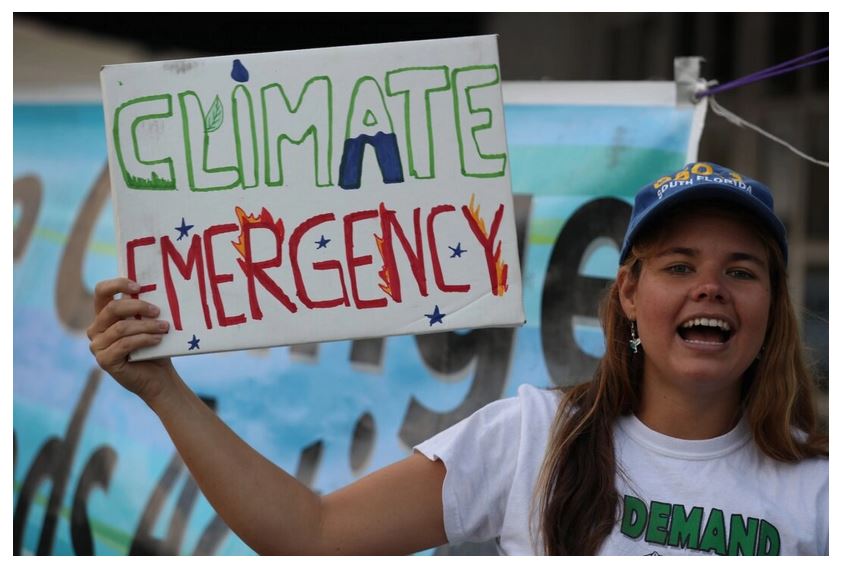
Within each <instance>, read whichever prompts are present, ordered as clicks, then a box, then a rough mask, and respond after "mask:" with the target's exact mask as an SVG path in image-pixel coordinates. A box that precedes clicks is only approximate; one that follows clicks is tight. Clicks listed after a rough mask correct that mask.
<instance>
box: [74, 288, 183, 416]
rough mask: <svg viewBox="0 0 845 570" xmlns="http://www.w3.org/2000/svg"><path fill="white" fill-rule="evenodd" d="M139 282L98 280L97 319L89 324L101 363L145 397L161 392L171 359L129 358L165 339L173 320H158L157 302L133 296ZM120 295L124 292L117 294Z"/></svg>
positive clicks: (126, 385)
mask: <svg viewBox="0 0 845 570" xmlns="http://www.w3.org/2000/svg"><path fill="white" fill-rule="evenodd" d="M139 291H140V287H139V286H138V284H137V283H134V282H132V281H130V280H129V279H125V278H116V279H110V280H107V281H102V282H100V283H98V284H97V286H96V288H95V290H94V311H95V314H94V321H93V322H92V323H91V326H89V327H88V338H89V340H90V341H91V342H90V344H89V348H90V350H91V353H92V354H93V355H94V357H95V358H96V359H97V363H98V364H99V365H100V367H102V368H103V369H104V370H105V371H107V372H108V373H109V374H111V375H112V376H113V377H114V378H115V379H116V380H117V381H118V382H119V383H120V384H121V385H123V386H124V387H125V388H126V389H128V390H130V391H132V392H134V393H135V394H137V395H139V396H141V398H143V399H144V400H148V399H149V398H150V397H152V396H154V395H155V394H157V393H158V391H159V389H160V384H161V382H162V376H163V374H162V373H165V372H169V371H171V370H172V367H171V364H170V361H169V360H167V359H161V360H155V361H150V362H144V363H139V362H129V355H130V353H132V352H133V351H135V350H138V349H140V348H144V347H147V346H153V345H156V344H158V343H159V342H161V339H162V336H163V335H164V334H166V333H167V331H168V329H169V324H168V323H167V322H166V321H162V320H157V319H156V318H155V317H157V316H158V314H159V312H160V311H159V309H158V307H156V306H155V305H152V304H150V303H147V302H145V301H141V300H139V299H136V298H133V296H134V295H136V294H137V293H138V292H139ZM116 295H121V296H120V297H119V298H115V296H116Z"/></svg>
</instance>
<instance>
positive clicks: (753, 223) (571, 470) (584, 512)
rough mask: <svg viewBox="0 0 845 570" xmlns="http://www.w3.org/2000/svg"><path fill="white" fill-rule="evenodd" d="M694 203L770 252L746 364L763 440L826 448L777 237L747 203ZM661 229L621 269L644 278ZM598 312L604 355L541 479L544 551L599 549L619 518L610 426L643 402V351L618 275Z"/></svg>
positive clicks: (562, 412)
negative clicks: (634, 338)
mask: <svg viewBox="0 0 845 570" xmlns="http://www.w3.org/2000/svg"><path fill="white" fill-rule="evenodd" d="M687 208H688V211H697V212H700V211H702V210H705V209H706V210H710V211H717V212H718V213H719V215H726V216H729V217H733V218H738V219H740V221H741V222H742V223H743V224H747V225H749V226H750V227H752V228H753V229H754V230H755V231H756V233H757V234H758V236H759V237H760V239H761V241H762V243H763V244H764V246H765V248H766V250H767V253H768V258H769V268H770V281H771V291H772V296H771V306H770V309H769V323H768V330H767V331H766V336H765V341H764V345H763V346H764V348H763V350H762V353H761V356H760V358H759V359H758V360H757V361H755V363H754V364H752V366H751V367H750V368H749V369H748V370H747V371H746V373H745V376H744V379H743V385H742V406H743V409H744V411H745V415H746V417H747V418H748V422H749V424H750V427H751V432H752V434H753V437H754V440H755V442H756V444H757V446H758V447H759V448H760V450H761V451H762V452H763V453H765V454H766V455H768V456H770V457H772V458H774V459H776V460H779V461H789V462H795V461H800V460H801V459H804V458H808V457H814V456H818V455H827V453H828V439H827V436H826V435H824V434H822V433H820V432H819V430H818V427H817V425H816V410H815V405H814V398H813V389H814V381H813V378H812V376H811V374H810V372H809V370H808V369H807V366H806V364H805V362H804V357H803V349H802V344H801V339H800V337H799V335H798V325H797V320H796V317H795V312H794V310H793V307H792V302H791V300H790V298H789V291H788V289H787V275H786V267H785V262H784V259H783V255H782V253H781V251H780V248H779V247H778V245H777V242H776V241H775V240H774V238H773V237H772V236H771V235H770V234H769V233H768V232H767V231H766V230H765V229H763V227H762V226H761V225H760V224H759V223H758V222H757V220H756V218H754V217H752V216H748V215H745V214H744V213H742V212H739V211H736V210H726V209H724V208H718V207H716V206H707V205H705V206H703V207H701V208H697V209H696V208H693V207H689V206H687ZM666 216H667V217H669V216H671V214H667V215H666ZM669 219H671V217H669ZM663 231H665V228H664V229H653V230H652V231H646V232H645V233H643V234H642V236H641V237H640V238H639V239H638V241H637V243H636V244H635V245H634V247H633V248H632V251H631V254H630V255H629V256H628V258H627V260H626V261H625V263H624V264H623V265H622V268H620V274H621V272H622V271H626V272H629V273H630V275H631V277H633V278H634V279H638V278H639V275H640V272H641V269H642V264H643V261H644V260H645V259H647V257H648V256H649V255H650V254H651V253H652V249H653V244H655V243H657V241H658V240H659V238H660V237H662V232H663ZM599 318H600V320H601V323H602V328H603V330H604V335H605V354H604V356H603V357H602V359H601V360H600V361H599V365H598V368H597V369H596V372H595V374H594V375H593V378H592V380H591V381H589V382H585V383H583V384H579V385H577V386H574V387H572V388H568V389H566V391H565V393H564V394H563V397H562V399H561V404H560V407H559V408H558V411H557V415H556V417H555V421H554V424H553V425H552V429H551V432H550V437H549V445H548V448H547V450H546V458H545V461H544V463H543V466H542V469H541V471H540V477H539V480H538V484H537V489H536V491H537V493H536V494H537V502H536V505H535V506H536V507H538V508H539V509H540V529H539V530H540V535H541V536H542V538H543V542H544V544H545V551H546V554H554V555H563V554H567V555H588V554H596V553H597V552H598V550H599V548H600V547H601V545H602V543H603V542H604V540H605V538H606V537H607V536H608V534H610V532H611V530H612V529H613V527H614V526H615V524H616V519H617V513H618V505H619V497H618V494H617V491H616V474H617V465H616V457H615V453H614V447H613V427H614V424H615V422H616V420H617V418H619V417H620V416H624V415H627V414H631V413H633V412H635V411H636V410H637V406H638V404H639V398H640V386H641V383H642V373H643V370H642V368H643V366H642V358H641V357H640V356H639V355H635V354H633V353H632V352H631V350H630V348H629V346H628V338H629V323H628V320H627V318H626V315H625V312H624V311H623V309H622V303H621V301H620V299H619V279H618V278H617V280H616V281H614V283H613V284H612V285H611V287H610V288H609V290H608V292H607V294H606V296H605V298H604V301H603V302H602V305H601V307H600V309H599ZM796 428H797V429H798V430H800V431H801V432H803V434H802V433H799V432H796Z"/></svg>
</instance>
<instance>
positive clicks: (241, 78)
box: [232, 59, 249, 83]
mask: <svg viewBox="0 0 845 570" xmlns="http://www.w3.org/2000/svg"><path fill="white" fill-rule="evenodd" d="M232 79H234V80H235V81H237V82H239V83H246V82H247V81H249V71H247V69H246V67H244V64H242V63H241V60H239V59H236V60H235V61H234V62H232Z"/></svg>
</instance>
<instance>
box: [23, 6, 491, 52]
mask: <svg viewBox="0 0 845 570" xmlns="http://www.w3.org/2000/svg"><path fill="white" fill-rule="evenodd" d="M18 16H20V17H26V18H28V19H32V20H35V21H40V22H43V23H46V24H51V25H54V26H60V27H62V28H64V29H71V30H77V31H81V32H90V33H93V34H97V35H101V36H106V37H110V38H114V39H122V40H128V41H133V42H138V43H141V44H143V45H144V46H146V47H147V48H148V49H150V50H152V51H168V50H174V49H183V50H194V51H198V52H205V53H207V54H209V55H217V54H227V53H250V52H262V51H277V50H288V49H307V48H317V47H328V46H342V45H353V44H362V43H382V42H393V41H406V40H422V39H434V38H445V37H456V36H467V35H476V34H479V33H481V23H482V19H483V17H484V15H483V14H473V13H447V14H437V13H360V12H356V13H266V14H265V13H237V14H201V13H200V14H196V13H49V14H48V13H38V14H26V13H18V14H16V17H18Z"/></svg>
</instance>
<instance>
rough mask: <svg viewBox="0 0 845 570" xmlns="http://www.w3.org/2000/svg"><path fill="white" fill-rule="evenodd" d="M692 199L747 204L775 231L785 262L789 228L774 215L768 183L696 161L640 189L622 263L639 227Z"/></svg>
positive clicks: (751, 210) (774, 234)
mask: <svg viewBox="0 0 845 570" xmlns="http://www.w3.org/2000/svg"><path fill="white" fill-rule="evenodd" d="M692 200H696V201H701V200H708V201H724V202H728V203H731V204H734V205H737V206H740V207H744V208H745V209H746V210H747V211H748V212H750V213H751V214H753V215H755V216H756V217H757V218H758V219H759V220H760V221H761V222H762V223H763V225H764V226H765V227H766V228H768V229H769V231H771V232H772V235H773V236H774V237H775V239H776V240H777V242H778V245H780V249H781V252H783V260H784V262H786V259H787V253H788V248H787V244H786V228H784V227H783V223H782V222H781V221H780V219H778V217H777V216H776V215H775V212H774V201H773V199H772V193H771V192H770V191H769V189H768V188H767V187H766V185H765V184H762V183H760V182H758V181H756V180H752V179H750V178H746V177H744V176H742V175H741V174H737V173H736V172H734V171H733V170H730V169H728V168H725V167H724V166H719V165H718V164H713V163H711V162H696V163H690V164H687V165H686V166H685V167H684V168H682V169H681V170H678V171H677V172H673V173H671V174H667V175H665V176H661V177H660V178H658V179H657V180H655V181H654V182H652V183H650V184H647V185H645V186H644V187H643V188H642V189H641V190H640V191H639V192H637V195H636V197H635V198H634V209H633V211H632V212H631V221H630V222H629V224H628V231H627V232H625V239H624V241H623V242H622V251H621V253H620V256H619V265H622V264H623V263H624V262H625V258H626V257H627V256H628V253H629V252H630V251H631V245H632V244H633V242H634V240H636V239H637V235H638V234H639V232H640V230H642V229H643V228H644V227H645V226H646V225H648V224H649V223H650V222H653V221H655V220H657V219H658V218H659V217H660V216H661V215H662V214H663V213H664V212H665V211H666V210H667V209H668V208H670V207H673V206H676V205H678V204H683V203H685V202H690V201H692Z"/></svg>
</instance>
